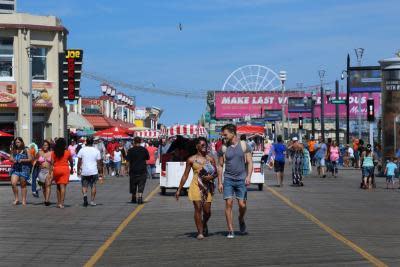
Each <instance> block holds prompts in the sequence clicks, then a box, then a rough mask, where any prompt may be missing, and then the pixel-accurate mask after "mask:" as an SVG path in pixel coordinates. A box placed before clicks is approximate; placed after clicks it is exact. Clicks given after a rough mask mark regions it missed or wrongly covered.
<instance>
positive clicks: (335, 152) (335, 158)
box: [328, 141, 340, 178]
mask: <svg viewBox="0 0 400 267" xmlns="http://www.w3.org/2000/svg"><path fill="white" fill-rule="evenodd" d="M328 154H329V160H330V162H331V164H332V166H331V172H332V176H333V177H335V178H336V177H337V174H338V165H339V157H340V150H339V147H338V144H337V142H336V141H332V143H331V146H330V147H329V152H328Z"/></svg>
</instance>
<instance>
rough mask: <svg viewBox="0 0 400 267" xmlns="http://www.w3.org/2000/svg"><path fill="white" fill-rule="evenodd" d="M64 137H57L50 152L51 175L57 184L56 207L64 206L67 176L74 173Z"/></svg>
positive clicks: (61, 207)
mask: <svg viewBox="0 0 400 267" xmlns="http://www.w3.org/2000/svg"><path fill="white" fill-rule="evenodd" d="M66 148H67V142H66V141H65V139H64V138H57V140H56V143H55V146H54V151H53V152H52V153H51V165H52V173H51V174H52V175H53V177H54V181H55V182H56V184H57V208H60V209H63V208H64V200H65V191H66V188H67V185H68V183H69V176H70V175H71V174H73V173H74V170H73V167H74V162H73V160H72V156H71V153H70V152H69V151H68V150H67V149H66Z"/></svg>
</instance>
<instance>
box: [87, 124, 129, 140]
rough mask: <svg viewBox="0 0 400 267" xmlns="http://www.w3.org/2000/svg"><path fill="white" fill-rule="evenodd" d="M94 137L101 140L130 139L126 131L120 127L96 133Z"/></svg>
mask: <svg viewBox="0 0 400 267" xmlns="http://www.w3.org/2000/svg"><path fill="white" fill-rule="evenodd" d="M94 136H98V137H101V138H117V139H123V138H130V136H129V135H128V134H127V133H126V129H124V128H121V127H113V128H109V129H105V130H101V131H98V132H96V133H95V134H94Z"/></svg>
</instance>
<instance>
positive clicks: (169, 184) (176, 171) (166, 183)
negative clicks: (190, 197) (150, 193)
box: [160, 162, 193, 195]
mask: <svg viewBox="0 0 400 267" xmlns="http://www.w3.org/2000/svg"><path fill="white" fill-rule="evenodd" d="M166 164H167V165H166V170H165V172H162V171H161V172H160V188H161V194H162V195H165V193H166V191H167V189H177V188H178V187H179V183H180V182H181V178H182V175H183V173H184V171H185V168H186V162H167V163H166ZM192 179H193V171H192V170H190V173H189V178H188V179H187V181H186V183H185V184H184V186H183V188H184V189H188V188H189V186H190V183H191V182H192Z"/></svg>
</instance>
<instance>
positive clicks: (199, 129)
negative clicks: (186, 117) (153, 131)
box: [161, 124, 208, 137]
mask: <svg viewBox="0 0 400 267" xmlns="http://www.w3.org/2000/svg"><path fill="white" fill-rule="evenodd" d="M161 134H162V135H166V136H174V135H183V136H189V137H195V136H204V137H207V135H208V134H207V130H206V129H205V128H204V127H203V126H198V125H193V124H182V125H174V126H170V127H167V128H164V129H162V130H161Z"/></svg>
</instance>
